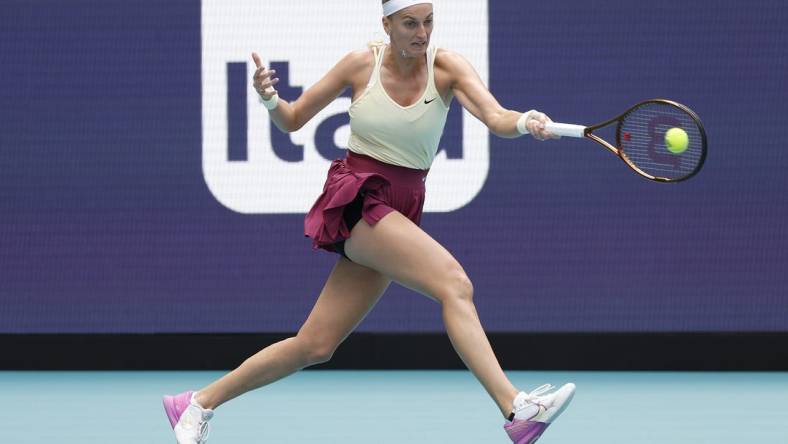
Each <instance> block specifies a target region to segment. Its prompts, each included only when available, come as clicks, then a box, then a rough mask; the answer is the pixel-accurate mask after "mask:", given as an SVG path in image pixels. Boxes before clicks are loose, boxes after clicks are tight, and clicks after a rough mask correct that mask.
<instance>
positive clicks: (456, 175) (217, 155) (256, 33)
mask: <svg viewBox="0 0 788 444" xmlns="http://www.w3.org/2000/svg"><path fill="white" fill-rule="evenodd" d="M434 11H435V30H434V32H433V34H432V39H431V41H432V44H433V45H437V46H439V47H444V48H447V49H450V50H452V51H456V52H458V53H460V54H462V55H463V56H465V57H466V58H467V59H468V60H469V61H470V62H471V64H472V65H473V66H474V67H475V68H476V70H477V72H478V73H479V75H480V76H481V78H482V80H483V81H484V82H485V84H488V77H489V73H488V60H489V57H488V43H487V35H488V23H489V20H488V15H487V2H485V1H479V0H450V1H448V0H438V1H436V2H435V4H434ZM381 35H385V34H384V33H383V30H382V25H381V7H380V2H379V1H376V0H366V1H359V0H344V1H331V2H318V1H290V2H288V1H276V2H274V1H265V0H234V1H229V2H228V1H225V0H203V1H202V129H203V137H202V144H203V146H202V152H203V174H204V176H205V181H206V184H207V185H208V188H209V189H210V191H211V192H212V193H213V195H214V196H215V197H216V199H217V200H218V201H219V202H221V203H222V204H223V205H224V206H226V207H227V208H230V209H232V210H234V211H237V212H240V213H306V212H307V211H308V210H309V208H310V207H311V206H312V204H313V202H314V200H315V199H316V198H317V196H318V195H319V194H320V192H321V191H322V187H323V183H324V181H325V177H326V173H327V170H328V166H329V163H330V161H329V160H327V159H324V158H323V157H321V156H320V154H319V153H318V152H317V150H316V149H315V129H316V128H317V127H318V125H319V124H320V123H321V122H323V121H324V120H325V119H327V118H329V117H332V116H334V115H336V114H341V113H343V112H347V110H348V108H349V106H350V99H349V98H346V97H340V98H338V99H337V100H335V101H334V102H333V103H331V104H330V105H329V106H328V107H327V108H326V109H324V110H322V111H321V112H320V113H318V114H317V115H316V116H315V117H314V118H313V119H312V120H311V121H310V122H308V123H307V124H306V125H305V126H304V127H303V128H302V129H300V130H299V131H296V132H294V133H291V134H289V137H290V138H291V140H292V142H293V143H294V144H297V145H303V146H304V156H303V161H298V162H288V161H285V160H282V159H280V158H279V157H278V156H277V155H276V154H275V153H274V150H273V148H272V146H271V135H270V125H269V118H268V115H267V114H268V113H267V111H266V109H265V107H264V106H263V105H262V104H260V103H259V101H258V100H257V95H256V93H255V91H254V89H253V88H252V86H251V78H252V74H253V72H254V69H255V66H254V63H253V62H252V60H251V53H252V52H253V51H254V52H257V53H258V54H260V55H261V57H262V58H263V63H264V64H266V65H268V64H269V62H270V61H286V62H288V64H289V74H290V76H289V83H290V84H291V85H294V86H302V87H303V88H304V89H305V90H306V89H307V88H309V87H310V86H311V85H313V84H314V83H315V82H317V81H318V80H319V79H320V78H321V77H322V76H323V75H325V73H326V72H327V71H328V70H329V69H330V68H331V67H332V66H334V65H335V64H336V63H337V61H338V60H339V59H341V58H342V57H343V56H344V55H345V54H347V53H348V52H350V51H352V50H356V49H362V48H365V47H366V43H367V42H368V41H370V40H373V39H375V38H379V37H380V36H381ZM238 62H246V67H247V87H246V91H247V100H246V106H247V118H248V123H247V131H248V134H247V145H248V146H247V151H246V155H247V157H246V160H243V161H237V160H235V161H230V160H228V112H227V108H228V98H227V96H228V94H227V90H228V87H227V85H228V79H227V64H228V63H238ZM454 102H455V103H453V104H452V106H459V103H457V101H456V99H455V100H454ZM462 120H463V125H462V141H463V145H464V146H463V147H462V153H463V157H462V158H461V159H448V158H447V157H446V154H445V152H444V151H441V152H440V153H439V154H438V157H436V159H435V162H434V163H433V165H432V168H431V171H430V174H429V177H428V178H427V200H426V203H425V211H432V212H447V211H453V210H456V209H458V208H460V207H462V206H464V205H466V204H468V203H469V202H470V201H471V200H472V199H473V198H474V196H476V195H477V194H478V193H479V192H480V191H481V189H482V187H483V185H484V181H485V179H486V177H487V173H488V170H489V133H488V130H487V128H486V127H485V126H484V125H483V124H482V123H481V122H479V121H478V120H476V119H475V118H474V117H473V116H471V115H470V114H469V113H467V111H463V119H462ZM274 131H277V130H276V129H274ZM349 133H350V128H349V125H344V126H342V127H341V128H339V129H338V130H337V131H336V132H335V134H334V141H335V144H336V145H337V146H338V147H341V148H346V147H347V140H348V137H349Z"/></svg>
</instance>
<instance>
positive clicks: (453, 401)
mask: <svg viewBox="0 0 788 444" xmlns="http://www.w3.org/2000/svg"><path fill="white" fill-rule="evenodd" d="M508 374H509V376H510V377H511V379H512V381H513V382H514V383H515V384H518V385H519V387H520V388H522V389H528V390H530V389H533V388H535V387H537V386H539V385H541V384H543V383H545V382H550V383H552V384H560V383H564V382H568V381H574V382H575V383H576V384H577V385H578V391H577V395H576V397H575V399H574V401H573V404H572V406H571V407H570V408H569V409H568V410H567V411H566V412H565V413H564V414H563V415H562V416H561V418H560V419H559V420H558V422H556V424H555V425H554V426H553V427H551V428H550V429H549V430H548V431H547V432H546V433H545V435H544V436H543V437H542V439H541V440H540V441H539V443H540V444H550V443H555V444H559V443H583V444H595V443H639V444H650V443H654V444H657V443H659V444H665V443H671V444H685V443H686V444H690V443H691V444H701V443H709V444H711V443H714V444H720V443H753V444H755V443H758V444H784V443H786V442H788V403H786V400H787V399H788V373H753V372H747V373H707V372H689V373H684V372H675V373H674V372H666V373H655V372H508ZM220 375H221V372H175V371H173V372H0V399H2V400H3V402H2V408H0V411H2V413H1V414H0V418H1V419H0V427H2V436H3V438H2V442H3V443H9V444H27V443H31V444H32V443H36V444H38V443H54V442H56V443H58V444H77V443H79V444H92V443H101V444H106V443H113V444H125V443H129V444H131V443H135V444H137V443H174V442H175V439H174V437H173V435H172V434H171V431H170V426H169V424H168V422H167V419H166V418H165V415H164V413H163V411H162V408H161V403H160V395H161V394H163V393H173V392H176V391H182V390H185V389H190V388H196V387H200V386H201V385H202V384H205V383H208V382H210V381H212V380H213V379H215V378H216V377H218V376H220ZM211 424H212V426H213V431H212V432H211V436H210V439H209V441H208V442H209V443H210V444H225V443H233V444H235V443H261V444H262V443H276V444H282V443H306V442H321V443H342V444H361V443H364V444H369V443H381V444H383V443H386V444H401V443H408V444H422V443H424V444H427V443H430V444H434V443H469V444H470V443H504V442H507V438H506V435H505V434H504V432H503V430H502V428H501V425H502V419H501V418H500V417H499V414H498V412H497V409H496V408H495V406H494V405H493V403H492V402H491V401H490V400H489V399H488V398H487V395H486V393H485V392H484V391H483V389H482V388H481V386H480V385H479V384H478V383H477V382H476V380H475V379H474V378H473V377H472V375H471V374H470V373H468V372H467V371H305V372H301V373H298V374H295V375H293V376H292V377H290V378H287V379H284V380H282V381H279V382H277V383H275V384H273V385H271V386H268V387H265V388H263V389H260V390H257V391H254V392H251V393H249V394H247V395H244V396H242V397H240V398H238V399H236V400H235V401H233V402H230V403H228V404H226V405H225V406H222V407H220V408H219V409H218V410H217V414H216V417H215V418H214V420H213V421H211Z"/></svg>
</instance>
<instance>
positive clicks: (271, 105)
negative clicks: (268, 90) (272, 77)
mask: <svg viewBox="0 0 788 444" xmlns="http://www.w3.org/2000/svg"><path fill="white" fill-rule="evenodd" d="M257 97H259V98H260V103H262V104H263V105H265V107H266V108H268V111H272V110H274V109H276V107H277V106H279V94H274V95H273V96H271V98H270V99H267V100H266V99H264V98H263V96H261V95H258V96H257Z"/></svg>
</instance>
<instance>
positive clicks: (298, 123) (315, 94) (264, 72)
mask: <svg viewBox="0 0 788 444" xmlns="http://www.w3.org/2000/svg"><path fill="white" fill-rule="evenodd" d="M368 52H369V51H364V50H362V51H354V52H351V53H350V54H348V55H346V56H345V57H343V58H342V60H340V61H339V62H338V63H337V64H336V65H335V66H334V67H333V68H331V70H330V71H328V73H326V75H325V76H323V78H322V79H320V80H319V81H318V82H317V83H315V84H314V85H312V86H311V87H310V88H308V89H307V90H306V91H304V93H303V94H301V97H299V98H298V99H296V100H294V101H293V102H287V101H286V100H284V99H281V98H279V97H278V95H277V94H276V89H275V88H274V85H276V84H277V82H279V79H278V78H277V77H276V71H274V70H269V69H268V68H266V67H265V66H263V64H262V62H261V60H260V56H259V55H257V54H256V53H252V59H253V60H254V63H255V65H256V66H257V69H256V70H255V73H254V77H253V83H252V85H253V86H254V88H255V90H256V91H257V93H258V94H259V95H260V97H261V99H263V103H265V104H266V107H267V108H268V109H269V114H270V116H271V120H272V121H273V122H274V124H276V126H277V128H279V129H280V130H281V131H283V132H293V131H297V130H298V129H300V128H301V127H302V126H304V124H305V123H306V122H308V121H309V119H311V118H312V117H314V116H315V114H317V113H318V112H319V111H320V110H322V109H323V108H325V107H326V106H328V104H329V103H331V102H332V101H333V100H334V99H336V98H337V97H339V95H340V94H342V92H343V91H344V90H345V89H346V88H348V87H349V86H351V84H352V79H353V75H358V72H359V71H361V70H363V68H364V66H365V64H366V63H368V59H369V54H368Z"/></svg>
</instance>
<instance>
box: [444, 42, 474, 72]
mask: <svg viewBox="0 0 788 444" xmlns="http://www.w3.org/2000/svg"><path fill="white" fill-rule="evenodd" d="M468 66H470V64H469V63H468V60H467V59H466V58H465V57H464V56H463V55H462V54H460V53H459V52H456V51H452V50H450V49H446V48H438V49H437V50H436V51H435V67H436V68H438V69H441V70H446V71H449V72H457V71H461V70H462V69H465V68H467V67H468Z"/></svg>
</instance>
